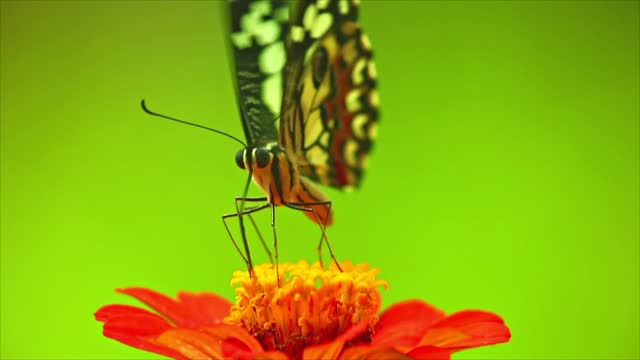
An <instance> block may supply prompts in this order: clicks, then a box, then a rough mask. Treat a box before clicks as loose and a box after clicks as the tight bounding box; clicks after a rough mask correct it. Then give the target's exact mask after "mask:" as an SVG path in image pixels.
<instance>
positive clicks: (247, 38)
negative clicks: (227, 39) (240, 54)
mask: <svg viewBox="0 0 640 360" xmlns="http://www.w3.org/2000/svg"><path fill="white" fill-rule="evenodd" d="M231 42H232V43H233V45H234V46H235V47H237V48H238V49H245V48H248V47H250V46H251V35H250V34H247V33H244V32H237V33H233V34H231Z"/></svg>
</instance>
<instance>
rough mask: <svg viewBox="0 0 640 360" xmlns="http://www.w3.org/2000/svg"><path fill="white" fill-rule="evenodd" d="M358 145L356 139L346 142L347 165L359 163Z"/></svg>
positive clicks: (344, 150) (344, 154) (345, 156)
mask: <svg viewBox="0 0 640 360" xmlns="http://www.w3.org/2000/svg"><path fill="white" fill-rule="evenodd" d="M358 147H359V146H358V143H357V142H356V141H354V140H349V141H347V142H346V143H345V144H344V148H343V156H344V160H345V163H346V164H347V165H349V166H356V165H357V164H358V159H357V157H356V152H357V151H358Z"/></svg>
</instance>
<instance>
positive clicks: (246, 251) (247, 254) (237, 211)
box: [222, 198, 270, 274]
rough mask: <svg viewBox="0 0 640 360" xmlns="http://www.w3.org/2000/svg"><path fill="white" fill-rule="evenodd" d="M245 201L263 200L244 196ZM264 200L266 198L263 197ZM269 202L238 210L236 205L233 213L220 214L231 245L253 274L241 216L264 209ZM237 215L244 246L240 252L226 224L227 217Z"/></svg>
mask: <svg viewBox="0 0 640 360" xmlns="http://www.w3.org/2000/svg"><path fill="white" fill-rule="evenodd" d="M240 200H242V198H240ZM244 200H245V201H250V202H251V201H256V202H257V201H264V200H259V198H249V199H247V198H244ZM265 200H266V199H265ZM269 206H270V204H264V205H259V206H254V207H250V208H247V209H243V210H242V211H240V210H239V209H238V208H237V207H236V213H233V214H226V215H223V216H222V223H223V224H224V227H225V229H226V230H227V234H228V235H229V238H230V239H231V242H232V243H233V246H234V247H235V248H236V250H237V251H238V253H239V254H240V256H241V257H242V260H244V262H245V264H246V265H247V269H248V271H249V274H253V263H252V261H251V252H250V251H249V244H248V242H247V238H246V233H245V230H244V224H243V223H242V216H243V215H249V214H251V213H254V212H257V211H260V210H263V209H266V208H267V207H269ZM236 216H237V217H238V219H239V220H240V229H241V231H242V240H243V243H244V248H245V253H246V256H245V253H243V252H242V250H240V247H239V246H238V244H237V242H236V241H235V239H234V238H233V235H232V234H231V231H230V230H229V226H228V225H227V219H228V218H231V217H236Z"/></svg>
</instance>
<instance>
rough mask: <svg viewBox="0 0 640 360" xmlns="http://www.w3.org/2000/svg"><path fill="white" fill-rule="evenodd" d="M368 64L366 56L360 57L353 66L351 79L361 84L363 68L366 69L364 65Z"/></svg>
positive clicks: (356, 83)
mask: <svg viewBox="0 0 640 360" xmlns="http://www.w3.org/2000/svg"><path fill="white" fill-rule="evenodd" d="M366 65H367V59H365V58H360V59H359V60H358V61H357V62H356V64H355V65H354V66H353V70H352V71H351V81H353V83H354V84H355V85H359V84H361V83H362V81H363V80H364V79H363V76H362V70H364V67H365V66H366Z"/></svg>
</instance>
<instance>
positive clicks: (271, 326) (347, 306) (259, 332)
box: [95, 262, 511, 360]
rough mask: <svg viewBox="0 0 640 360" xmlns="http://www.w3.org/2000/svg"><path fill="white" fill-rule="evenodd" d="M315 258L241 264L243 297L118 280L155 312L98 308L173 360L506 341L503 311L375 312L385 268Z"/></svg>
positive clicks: (414, 353)
mask: <svg viewBox="0 0 640 360" xmlns="http://www.w3.org/2000/svg"><path fill="white" fill-rule="evenodd" d="M341 267H342V270H343V271H342V272H340V271H338V270H337V269H336V268H335V267H332V268H330V269H328V270H327V269H324V268H322V266H320V265H319V264H318V263H315V264H312V265H309V264H307V263H306V262H299V263H297V264H290V263H285V264H281V265H280V269H279V274H280V276H279V279H278V278H276V273H275V271H274V269H273V267H272V265H271V264H264V265H260V266H256V267H255V268H254V271H255V274H254V276H253V277H250V276H249V274H248V273H247V272H246V271H237V272H236V273H235V274H234V278H233V280H232V284H233V285H236V294H237V296H236V303H235V304H231V302H229V301H228V300H226V299H224V298H222V297H220V296H218V295H216V294H212V293H187V292H180V293H179V294H178V298H177V299H172V298H170V297H168V296H165V295H163V294H160V293H157V292H155V291H153V290H149V289H145V288H126V289H118V291H119V292H121V293H124V294H127V295H130V296H133V297H135V298H136V299H138V300H140V301H142V302H143V303H145V304H147V305H148V306H149V307H151V308H152V309H154V310H155V311H156V312H158V313H159V314H160V315H161V316H159V315H157V314H155V313H152V312H150V311H148V310H145V309H141V308H138V307H134V306H129V305H106V306H104V307H102V308H101V309H100V310H98V311H97V312H96V314H95V316H96V319H97V320H99V321H102V322H104V327H103V333H104V335H105V336H107V337H109V338H112V339H115V340H118V341H120V342H122V343H124V344H127V345H130V346H133V347H136V348H139V349H143V350H146V351H151V352H154V353H158V354H162V355H165V356H168V357H172V358H175V359H296V360H297V359H314V360H315V359H409V358H413V359H449V358H450V356H451V354H452V353H453V352H456V351H459V350H462V349H468V348H472V347H478V346H483V345H491V344H497V343H502V342H506V341H508V340H509V338H510V337H511V334H510V332H509V328H508V327H507V326H506V325H505V324H504V321H503V320H502V319H501V318H500V317H499V316H498V315H496V314H493V313H490V312H486V311H480V310H464V311H460V312H457V313H454V314H451V315H446V314H445V313H444V311H442V310H440V309H437V308H435V307H433V306H431V305H429V304H427V303H425V302H423V301H421V300H409V301H404V302H400V303H397V304H395V305H392V306H391V307H389V308H388V309H387V310H386V311H384V312H383V313H382V314H381V315H379V316H378V312H379V309H380V303H381V297H380V293H379V291H378V288H379V287H380V286H384V287H386V286H387V283H386V282H384V281H382V280H377V279H376V275H377V273H378V270H376V269H371V268H370V267H369V265H366V264H362V265H352V264H351V263H348V262H346V263H342V264H341Z"/></svg>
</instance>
